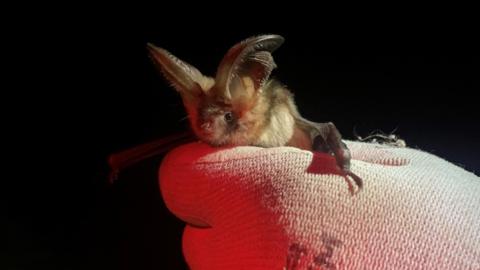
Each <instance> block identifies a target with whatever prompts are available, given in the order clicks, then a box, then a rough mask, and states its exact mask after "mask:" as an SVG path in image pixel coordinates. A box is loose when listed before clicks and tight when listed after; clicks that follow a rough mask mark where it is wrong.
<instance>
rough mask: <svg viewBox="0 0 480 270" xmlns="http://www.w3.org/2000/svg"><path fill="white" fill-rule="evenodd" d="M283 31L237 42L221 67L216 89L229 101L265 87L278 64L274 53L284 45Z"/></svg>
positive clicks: (221, 63) (249, 94)
mask: <svg viewBox="0 0 480 270" xmlns="http://www.w3.org/2000/svg"><path fill="white" fill-rule="evenodd" d="M283 41H284V38H283V37H281V36H279V35H262V36H255V37H250V38H248V39H245V40H243V41H241V42H239V43H237V44H236V45H234V46H233V47H232V48H231V49H230V50H229V51H228V52H227V54H226V55H225V56H224V58H223V60H222V61H221V62H220V65H219V67H218V70H217V75H216V79H215V82H216V87H215V89H216V91H220V93H217V94H219V95H221V96H222V97H223V98H224V99H225V100H227V101H235V100H238V99H239V98H240V97H244V96H247V97H251V96H252V94H253V93H255V92H256V91H258V90H259V89H261V88H262V86H263V85H264V83H265V82H266V81H267V80H268V78H269V77H270V73H271V72H272V70H273V69H274V68H275V67H276V65H275V62H274V61H273V57H272V55H271V53H272V52H273V51H275V50H276V49H277V48H278V47H280V45H282V43H283Z"/></svg>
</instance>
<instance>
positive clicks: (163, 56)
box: [110, 35, 362, 188]
mask: <svg viewBox="0 0 480 270" xmlns="http://www.w3.org/2000/svg"><path fill="white" fill-rule="evenodd" d="M283 42H284V38H283V37H282V36H279V35H260V36H254V37H250V38H247V39H245V40H243V41H241V42H239V43H237V44H235V45H234V46H233V47H232V48H230V50H228V52H227V53H226V55H225V56H224V57H223V59H222V61H221V62H220V64H219V66H218V69H217V73H216V75H215V77H214V78H212V77H208V76H205V75H203V74H202V73H201V72H200V71H199V70H198V69H196V68H195V67H193V66H191V65H190V64H188V63H186V62H184V61H182V60H180V59H178V58H177V57H175V56H173V55H172V54H171V53H170V52H168V51H166V50H165V49H163V48H159V47H156V46H154V45H153V44H148V45H147V48H148V51H149V54H150V57H151V58H152V60H153V62H154V63H155V64H156V66H158V68H159V69H160V71H161V72H162V73H163V75H164V77H165V78H166V79H167V80H168V81H169V82H170V83H171V84H172V85H173V87H174V88H175V89H176V90H177V92H178V93H179V94H180V96H181V98H182V101H183V104H184V106H185V109H186V111H187V113H188V118H189V122H190V126H191V128H192V130H193V133H194V134H195V135H196V137H197V138H198V139H200V140H201V141H204V142H206V143H208V144H210V145H212V146H226V145H229V146H246V145H249V146H259V147H280V146H293V147H298V148H301V149H305V150H311V151H320V152H326V153H330V154H331V155H333V156H334V157H335V159H336V162H337V165H338V166H339V167H340V169H341V170H342V171H343V172H344V173H345V175H346V176H350V177H351V178H352V179H353V180H354V181H355V183H356V184H357V185H358V187H359V188H361V187H362V180H361V179H360V178H359V177H358V176H356V175H355V174H353V173H352V172H351V171H350V158H351V157H350V151H349V149H348V148H347V146H346V145H345V143H343V142H342V137H341V135H340V133H339V131H338V130H337V128H336V127H335V125H334V124H333V123H315V122H312V121H309V120H307V119H305V118H303V117H302V116H301V115H300V113H299V112H298V110H297V107H296V104H295V101H294V98H293V95H292V93H291V92H290V91H289V90H288V89H287V87H286V86H285V85H283V84H282V83H280V82H279V81H276V80H274V79H271V78H270V74H271V73H272V70H273V69H275V68H276V64H275V62H274V59H273V57H272V53H273V52H274V51H275V50H276V49H277V48H278V47H280V46H281V45H282V43H283ZM180 138H181V139H182V138H184V137H180ZM172 141H175V139H170V140H169V139H163V140H160V141H158V142H153V143H150V144H146V145H144V146H140V147H139V148H137V149H136V150H135V149H134V150H130V153H128V152H124V153H120V154H117V155H113V156H111V158H110V164H111V165H112V166H113V167H117V168H118V167H121V166H122V165H125V164H126V163H129V162H130V161H136V160H139V159H142V158H144V157H148V156H150V155H152V154H153V153H154V152H158V151H159V149H162V147H161V146H162V145H166V144H168V143H170V142H172ZM114 169H115V168H114Z"/></svg>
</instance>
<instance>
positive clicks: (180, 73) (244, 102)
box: [148, 35, 283, 146]
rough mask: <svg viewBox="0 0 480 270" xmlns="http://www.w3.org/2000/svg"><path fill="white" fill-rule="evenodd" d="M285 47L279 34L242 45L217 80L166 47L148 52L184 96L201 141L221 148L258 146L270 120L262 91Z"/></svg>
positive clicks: (229, 55) (228, 58) (231, 54)
mask: <svg viewBox="0 0 480 270" xmlns="http://www.w3.org/2000/svg"><path fill="white" fill-rule="evenodd" d="M282 43H283V38H282V37H281V36H278V35H263V36H256V37H251V38H248V39H246V40H244V41H242V42H240V43H237V44H236V45H234V46H233V47H232V48H230V50H229V51H228V52H227V54H226V55H225V56H224V58H223V60H222V61H221V62H220V64H219V66H218V70H217V74H216V76H215V79H214V78H210V77H207V76H204V75H203V74H202V73H201V72H200V71H199V70H197V69H196V68H195V67H193V66H192V65H190V64H188V63H186V62H184V61H182V60H180V59H178V58H176V57H175V56H173V55H172V54H171V53H169V52H168V51H166V50H164V49H162V48H158V47H155V46H154V45H152V44H149V45H148V49H149V50H150V55H151V57H152V59H153V60H154V62H155V64H157V66H158V67H159V68H160V70H161V71H162V73H163V75H164V76H165V78H166V79H167V80H169V81H170V82H171V83H172V85H173V86H174V87H175V89H176V90H177V91H178V92H179V93H180V94H181V96H182V100H183V103H184V105H185V108H186V109H187V113H188V115H189V119H190V123H191V126H192V128H193V130H194V132H195V134H196V135H197V136H198V137H199V139H201V140H203V141H205V142H207V143H209V144H211V145H215V146H220V145H252V144H253V143H254V142H255V140H256V138H258V136H259V135H260V134H259V132H260V130H261V127H262V125H263V124H264V122H265V121H266V120H265V118H266V109H265V108H266V107H267V105H268V102H259V101H258V99H259V97H260V96H261V95H260V94H259V92H260V89H262V87H263V86H264V85H265V83H266V82H267V81H268V78H269V76H270V73H271V71H272V70H273V69H274V68H275V67H276V65H275V63H274V61H273V57H272V56H271V52H273V51H274V50H275V49H277V48H278V47H279V46H280V45H281V44H282ZM258 104H261V105H260V106H259V105H258Z"/></svg>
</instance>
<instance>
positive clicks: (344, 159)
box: [312, 123, 363, 193]
mask: <svg viewBox="0 0 480 270" xmlns="http://www.w3.org/2000/svg"><path fill="white" fill-rule="evenodd" d="M312 148H313V150H314V151H319V152H324V153H329V154H331V155H333V156H334V157H335V159H336V161H337V165H338V167H339V168H340V170H341V171H342V172H343V173H344V176H345V177H346V178H347V179H348V178H351V179H352V180H353V182H355V184H356V185H357V186H358V190H360V189H362V187H363V180H362V179H361V178H360V177H358V176H357V175H356V174H354V173H353V172H352V171H350V160H351V154H350V150H349V149H348V147H347V145H346V144H345V143H344V142H343V141H342V137H341V135H340V132H339V131H338V130H337V128H336V127H335V125H334V124H333V123H325V124H322V125H321V127H320V134H319V135H317V136H316V137H315V138H314V140H313V147H312ZM350 190H351V191H352V193H353V187H352V186H351V187H350Z"/></svg>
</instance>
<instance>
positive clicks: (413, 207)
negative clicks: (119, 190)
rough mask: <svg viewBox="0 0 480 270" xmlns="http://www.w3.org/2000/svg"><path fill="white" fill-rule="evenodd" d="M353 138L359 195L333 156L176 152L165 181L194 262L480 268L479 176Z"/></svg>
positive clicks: (166, 164) (280, 151)
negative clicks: (352, 190)
mask: <svg viewBox="0 0 480 270" xmlns="http://www.w3.org/2000/svg"><path fill="white" fill-rule="evenodd" d="M346 143H347V145H348V147H349V148H350V150H351V152H352V164H351V169H352V171H353V172H354V173H355V174H357V175H358V176H360V177H361V178H362V179H363V182H364V183H363V184H364V187H363V189H362V190H361V191H360V192H358V193H356V194H355V195H352V193H351V192H350V190H349V186H350V187H351V185H352V183H350V182H349V181H347V179H345V178H344V177H343V176H341V175H339V171H338V168H337V167H336V163H335V160H334V159H333V157H331V156H329V155H326V154H321V153H312V152H309V151H303V150H299V149H296V148H291V147H279V148H257V147H235V148H212V147H209V146H207V145H205V144H202V143H191V144H187V145H183V146H181V147H179V148H177V149H174V150H173V151H172V152H170V153H169V154H168V155H167V156H166V157H165V159H164V160H163V162H162V165H161V167H160V188H161V192H162V196H163V199H164V200H165V203H166V205H167V207H168V208H169V209H170V211H172V212H173V213H174V214H175V215H176V216H177V217H179V218H180V219H182V220H184V221H185V222H186V223H187V225H186V227H185V231H184V236H183V251H184V256H185V259H186V261H187V263H188V265H189V266H190V267H191V269H193V270H199V269H208V270H215V269H222V270H224V269H229V270H234V269H249V270H253V269H269V270H271V269H287V270H297V269H480V178H479V177H477V176H475V175H474V174H472V173H469V172H467V171H465V170H463V169H462V168H459V167H457V166H455V165H453V164H451V163H449V162H447V161H445V160H443V159H441V158H439V157H436V156H434V155H431V154H428V153H425V152H422V151H419V150H414V149H410V148H396V147H391V146H384V145H378V144H368V143H360V142H350V141H346ZM166 233H168V232H166Z"/></svg>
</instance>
